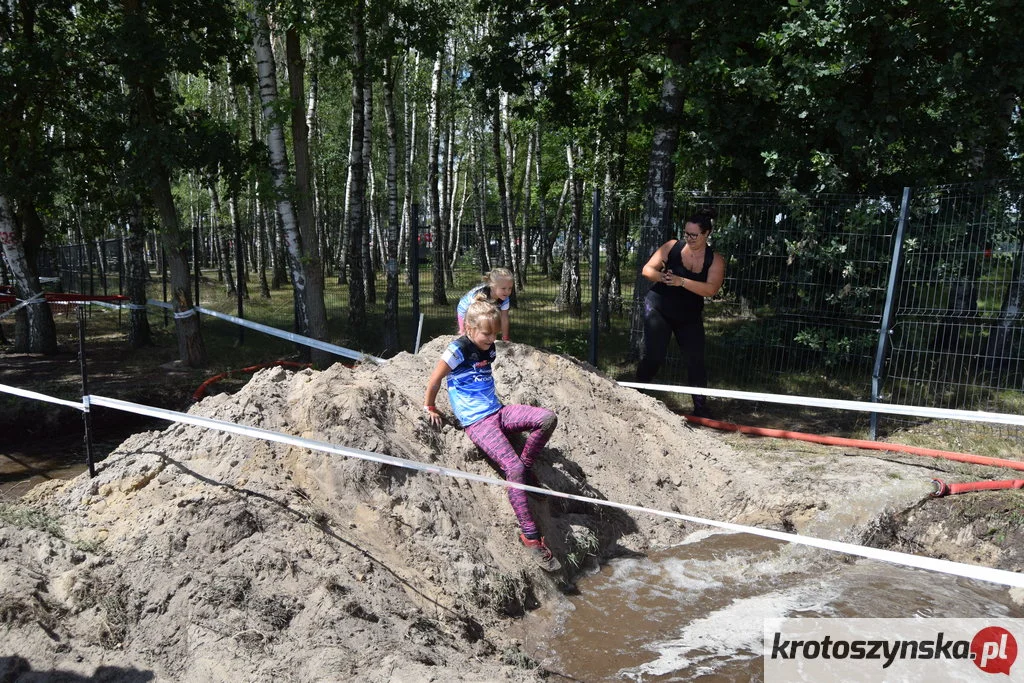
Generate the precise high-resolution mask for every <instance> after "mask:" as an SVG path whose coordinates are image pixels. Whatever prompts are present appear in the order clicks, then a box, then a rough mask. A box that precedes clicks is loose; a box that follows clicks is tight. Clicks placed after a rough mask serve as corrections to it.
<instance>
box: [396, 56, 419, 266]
mask: <svg viewBox="0 0 1024 683" xmlns="http://www.w3.org/2000/svg"><path fill="white" fill-rule="evenodd" d="M419 65H420V55H419V53H418V52H417V53H416V55H415V59H413V64H412V72H413V74H415V73H416V71H417V70H418V69H419ZM409 71H410V68H409V66H408V65H406V67H405V68H404V70H403V73H402V76H403V77H402V80H403V82H404V84H405V88H404V92H403V93H402V97H403V100H402V102H403V106H404V113H405V171H404V174H405V192H404V196H403V198H402V233H400V234H399V237H398V259H399V262H400V263H401V262H402V260H403V259H404V258H405V255H406V254H408V253H409V252H408V250H407V249H406V248H405V245H406V244H408V242H406V240H407V239H416V227H415V226H412V225H410V223H411V222H412V194H413V175H412V172H413V164H414V163H415V161H416V98H415V97H409V90H410V85H409ZM410 100H412V105H411V106H410V104H409V101H410Z"/></svg>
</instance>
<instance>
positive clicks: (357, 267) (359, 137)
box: [346, 0, 366, 328]
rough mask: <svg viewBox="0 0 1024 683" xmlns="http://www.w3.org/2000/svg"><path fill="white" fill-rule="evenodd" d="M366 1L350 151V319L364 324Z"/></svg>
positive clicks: (358, 35) (357, 24)
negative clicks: (362, 248)
mask: <svg viewBox="0 0 1024 683" xmlns="http://www.w3.org/2000/svg"><path fill="white" fill-rule="evenodd" d="M365 11H366V4H365V2H364V1H363V0H358V2H357V3H356V11H355V16H354V17H353V22H352V138H351V142H350V144H349V153H348V174H349V181H350V183H351V188H352V191H351V197H350V199H349V207H348V212H347V215H346V220H347V221H348V244H349V246H348V248H347V252H348V258H347V259H346V265H347V267H348V281H349V285H348V322H349V324H350V325H352V326H353V327H357V328H361V327H362V326H363V325H364V324H365V323H366V292H365V290H364V289H363V259H362V253H361V251H362V250H361V249H360V245H361V244H362V234H363V197H364V191H363V179H364V177H365V176H364V172H363V125H364V123H363V92H364V88H365V81H366V48H365V45H366V43H365V40H366V30H365V26H364V21H365V16H364V15H365Z"/></svg>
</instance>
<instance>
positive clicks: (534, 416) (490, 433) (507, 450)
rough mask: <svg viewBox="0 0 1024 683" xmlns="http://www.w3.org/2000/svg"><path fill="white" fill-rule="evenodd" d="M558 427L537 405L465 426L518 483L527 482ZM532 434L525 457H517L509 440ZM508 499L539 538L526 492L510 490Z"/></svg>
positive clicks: (509, 408)
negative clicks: (525, 477) (536, 459)
mask: <svg viewBox="0 0 1024 683" xmlns="http://www.w3.org/2000/svg"><path fill="white" fill-rule="evenodd" d="M557 424H558V417H557V416H556V415H555V414H554V413H553V412H551V411H550V410H548V409H547V408H536V407H534V406H523V405H513V406H502V407H501V409H500V410H499V411H498V412H496V413H494V414H493V415H488V416H487V417H485V418H484V419H482V420H479V421H477V422H474V423H473V424H471V425H469V426H468V427H466V436H468V437H469V439H470V440H471V441H472V442H473V443H475V444H476V445H477V446H479V447H480V449H481V450H482V451H483V452H484V453H485V454H487V457H488V458H490V459H491V460H492V461H493V462H494V463H495V464H496V465H498V467H500V468H501V471H502V472H503V473H504V475H505V480H506V481H514V482H516V483H517V484H523V483H525V482H524V480H523V475H524V473H525V472H526V470H527V469H529V468H530V466H532V465H533V459H534V457H535V456H536V455H537V453H539V452H540V449H541V448H543V447H544V444H546V443H547V442H548V439H549V438H551V432H553V431H554V430H555V426H556V425H557ZM524 431H530V436H529V437H527V439H526V444H525V445H524V446H523V453H522V455H518V454H517V453H516V451H515V449H514V448H513V447H512V444H511V443H510V442H509V440H508V435H509V434H511V433H513V432H524ZM508 500H509V502H510V503H512V511H513V512H515V514H516V519H518V520H519V527H520V528H521V529H522V532H523V534H524V535H526V536H527V537H531V538H532V537H536V536H537V535H538V530H537V525H536V523H535V522H534V521H533V516H532V515H531V514H530V507H529V505H528V504H527V500H526V491H523V490H522V489H516V488H509V489H508Z"/></svg>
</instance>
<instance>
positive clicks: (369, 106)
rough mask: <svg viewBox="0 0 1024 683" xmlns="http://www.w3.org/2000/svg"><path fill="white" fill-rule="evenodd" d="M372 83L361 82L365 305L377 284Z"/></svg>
mask: <svg viewBox="0 0 1024 683" xmlns="http://www.w3.org/2000/svg"><path fill="white" fill-rule="evenodd" d="M372 142H373V82H372V80H371V79H369V78H367V79H365V81H364V82H363V188H364V190H363V196H364V201H365V204H364V206H363V230H362V238H361V239H360V244H361V245H362V246H361V247H360V254H361V255H362V259H363V289H364V290H365V292H366V303H368V304H371V305H372V304H376V303H377V282H376V279H375V277H374V271H373V253H372V252H371V245H370V235H371V234H372V233H373V208H374V207H373V198H374V197H373V164H372V158H373V157H372V151H373V148H372V146H371V145H372Z"/></svg>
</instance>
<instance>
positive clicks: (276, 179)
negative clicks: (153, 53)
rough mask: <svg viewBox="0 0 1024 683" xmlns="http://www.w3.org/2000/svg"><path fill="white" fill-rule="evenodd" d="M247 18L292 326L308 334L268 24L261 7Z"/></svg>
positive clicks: (302, 271) (303, 276) (302, 273)
mask: <svg viewBox="0 0 1024 683" xmlns="http://www.w3.org/2000/svg"><path fill="white" fill-rule="evenodd" d="M249 21H250V22H251V23H252V26H253V29H254V31H253V49H254V52H255V54H256V73H257V79H258V83H259V89H260V102H261V103H262V105H263V121H264V123H266V125H267V148H268V152H269V155H270V178H271V182H272V184H273V188H274V195H275V206H276V208H277V216H278V218H279V219H280V221H281V224H280V227H281V239H282V241H283V243H284V248H285V249H286V250H287V254H288V266H289V270H290V272H291V282H292V287H293V300H294V303H295V327H296V329H297V330H298V332H299V334H303V335H309V334H310V332H311V330H310V326H309V314H308V311H307V308H306V284H307V280H306V268H305V264H304V263H303V258H302V257H303V253H302V236H301V234H300V233H299V223H298V216H297V215H296V212H295V207H294V206H293V205H292V201H291V199H289V198H288V151H287V149H285V141H284V129H283V128H282V126H281V123H280V121H279V120H278V118H277V116H276V112H275V108H276V107H277V106H278V102H277V66H276V64H275V63H274V53H273V50H272V48H271V46H270V26H269V25H268V23H267V15H266V14H264V13H263V12H262V11H259V12H257V11H251V12H250V13H249Z"/></svg>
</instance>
